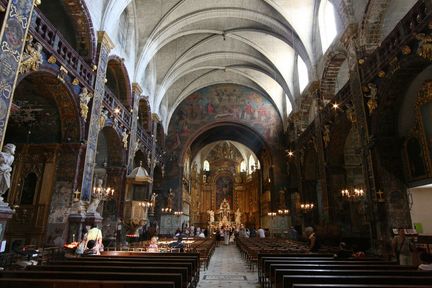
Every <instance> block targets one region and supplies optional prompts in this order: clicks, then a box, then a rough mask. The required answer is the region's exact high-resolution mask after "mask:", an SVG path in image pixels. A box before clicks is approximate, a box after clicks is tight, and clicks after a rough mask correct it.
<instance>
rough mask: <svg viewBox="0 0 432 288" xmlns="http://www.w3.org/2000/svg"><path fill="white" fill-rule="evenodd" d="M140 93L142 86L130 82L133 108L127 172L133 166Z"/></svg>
mask: <svg viewBox="0 0 432 288" xmlns="http://www.w3.org/2000/svg"><path fill="white" fill-rule="evenodd" d="M141 93H142V88H141V87H140V85H139V84H138V83H132V95H133V101H134V102H133V108H132V121H131V132H130V138H129V153H128V166H127V167H128V168H127V173H128V174H129V173H130V172H131V171H132V170H133V168H134V158H135V152H136V151H137V148H138V147H137V145H136V143H137V135H136V134H137V127H138V110H139V101H140V96H141Z"/></svg>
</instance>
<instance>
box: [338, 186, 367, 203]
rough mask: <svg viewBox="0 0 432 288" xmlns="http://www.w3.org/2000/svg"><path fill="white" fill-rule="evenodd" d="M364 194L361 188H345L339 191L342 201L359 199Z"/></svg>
mask: <svg viewBox="0 0 432 288" xmlns="http://www.w3.org/2000/svg"><path fill="white" fill-rule="evenodd" d="M364 194H365V192H364V190H363V188H345V189H342V190H341V196H342V198H344V199H353V200H354V199H361V198H363V196H364Z"/></svg>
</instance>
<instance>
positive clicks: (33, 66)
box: [19, 35, 43, 74]
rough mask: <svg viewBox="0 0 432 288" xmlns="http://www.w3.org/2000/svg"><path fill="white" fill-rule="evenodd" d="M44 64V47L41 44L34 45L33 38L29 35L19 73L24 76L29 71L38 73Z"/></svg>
mask: <svg viewBox="0 0 432 288" xmlns="http://www.w3.org/2000/svg"><path fill="white" fill-rule="evenodd" d="M42 62H43V60H42V45H41V44H40V43H39V42H35V43H34V44H33V36H31V35H29V36H28V37H27V44H26V46H25V49H24V53H23V55H22V60H21V64H20V67H19V73H21V74H22V73H27V72H29V71H37V70H39V65H40V64H42Z"/></svg>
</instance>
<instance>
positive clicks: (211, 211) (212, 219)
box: [207, 210, 215, 223]
mask: <svg viewBox="0 0 432 288" xmlns="http://www.w3.org/2000/svg"><path fill="white" fill-rule="evenodd" d="M207 213H208V214H209V216H210V220H209V222H210V223H213V222H214V220H215V219H214V211H213V210H208V211H207Z"/></svg>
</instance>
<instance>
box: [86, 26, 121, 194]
mask: <svg viewBox="0 0 432 288" xmlns="http://www.w3.org/2000/svg"><path fill="white" fill-rule="evenodd" d="M113 48H114V44H113V43H112V41H111V40H110V38H109V37H108V34H107V33H106V32H104V31H99V32H98V55H99V60H98V65H97V74H96V79H95V89H94V96H93V105H92V112H91V117H90V122H89V127H88V137H87V151H86V156H85V162H84V171H83V179H82V184H81V200H83V201H90V198H91V191H92V179H93V172H94V164H95V158H96V151H97V141H98V136H99V131H100V128H101V127H100V117H101V110H102V101H103V97H104V94H105V79H106V78H105V76H106V70H107V66H108V56H109V54H110V51H111V49H113Z"/></svg>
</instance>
